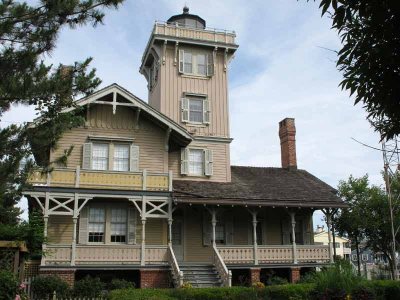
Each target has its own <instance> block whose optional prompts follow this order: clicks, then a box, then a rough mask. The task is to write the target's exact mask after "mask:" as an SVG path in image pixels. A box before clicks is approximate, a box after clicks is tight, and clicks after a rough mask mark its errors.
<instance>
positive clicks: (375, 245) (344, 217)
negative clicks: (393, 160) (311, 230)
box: [334, 172, 400, 276]
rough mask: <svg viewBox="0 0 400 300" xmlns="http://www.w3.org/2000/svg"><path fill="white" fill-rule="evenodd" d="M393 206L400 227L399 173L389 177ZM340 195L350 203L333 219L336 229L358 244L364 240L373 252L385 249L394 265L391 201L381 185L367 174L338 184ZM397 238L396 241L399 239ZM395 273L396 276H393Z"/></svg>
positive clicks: (395, 225) (396, 224)
mask: <svg viewBox="0 0 400 300" xmlns="http://www.w3.org/2000/svg"><path fill="white" fill-rule="evenodd" d="M390 181H391V187H392V194H393V197H392V198H393V199H392V201H393V207H394V208H395V209H394V214H393V215H394V219H393V221H394V228H398V227H399V226H400V211H399V208H400V197H399V195H400V173H399V172H397V173H396V174H394V175H393V176H391V177H390ZM338 191H339V196H340V197H341V198H342V199H343V200H344V202H346V203H347V204H348V205H349V208H347V209H343V210H341V211H340V212H339V213H338V215H337V216H336V217H335V219H334V224H335V228H336V229H337V230H338V231H339V233H340V234H342V235H346V236H348V237H349V238H350V239H352V240H353V241H354V242H355V246H356V247H357V246H358V243H359V241H361V240H365V241H366V246H367V247H369V248H370V249H372V250H373V251H374V252H382V253H383V254H384V255H385V256H386V257H387V258H388V259H389V263H390V265H391V266H392V270H391V271H392V274H393V272H394V271H393V264H392V261H393V258H392V256H393V254H392V251H391V245H392V235H391V224H390V209H389V201H388V198H387V196H386V192H385V190H384V189H383V188H382V187H379V186H374V185H370V184H369V181H368V176H367V175H365V176H363V177H361V178H353V177H352V176H350V178H349V179H348V181H341V182H340V184H339V187H338ZM399 241H400V240H399V238H397V242H399ZM392 276H393V275H392Z"/></svg>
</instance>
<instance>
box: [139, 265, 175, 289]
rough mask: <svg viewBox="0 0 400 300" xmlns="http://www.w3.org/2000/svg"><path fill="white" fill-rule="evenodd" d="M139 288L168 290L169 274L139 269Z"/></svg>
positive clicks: (164, 271)
mask: <svg viewBox="0 0 400 300" xmlns="http://www.w3.org/2000/svg"><path fill="white" fill-rule="evenodd" d="M140 287H141V288H169V287H170V274H169V271H168V270H161V269H141V270H140Z"/></svg>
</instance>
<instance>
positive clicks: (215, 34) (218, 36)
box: [153, 21, 236, 44]
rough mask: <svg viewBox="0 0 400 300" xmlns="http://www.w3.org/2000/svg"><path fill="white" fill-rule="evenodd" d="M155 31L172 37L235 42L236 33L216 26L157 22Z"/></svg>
mask: <svg viewBox="0 0 400 300" xmlns="http://www.w3.org/2000/svg"><path fill="white" fill-rule="evenodd" d="M153 33H154V34H157V35H165V36H170V37H180V38H187V39H197V40H203V41H210V42H218V43H226V44H235V37H236V34H235V32H234V31H230V30H223V29H214V28H205V29H203V28H193V27H189V26H184V25H181V24H178V23H174V24H170V23H166V22H158V21H157V22H156V23H155V25H154V29H153Z"/></svg>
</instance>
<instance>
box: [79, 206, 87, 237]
mask: <svg viewBox="0 0 400 300" xmlns="http://www.w3.org/2000/svg"><path fill="white" fill-rule="evenodd" d="M88 221H89V220H88V207H83V208H82V210H81V213H80V214H79V244H87V242H88Z"/></svg>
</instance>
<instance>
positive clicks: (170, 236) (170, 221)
mask: <svg viewBox="0 0 400 300" xmlns="http://www.w3.org/2000/svg"><path fill="white" fill-rule="evenodd" d="M168 244H169V245H170V246H172V219H168Z"/></svg>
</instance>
